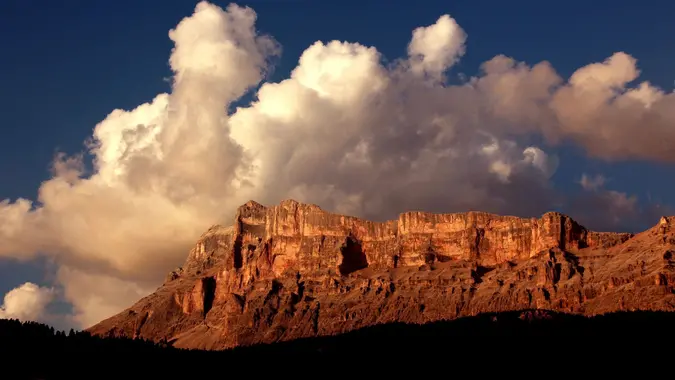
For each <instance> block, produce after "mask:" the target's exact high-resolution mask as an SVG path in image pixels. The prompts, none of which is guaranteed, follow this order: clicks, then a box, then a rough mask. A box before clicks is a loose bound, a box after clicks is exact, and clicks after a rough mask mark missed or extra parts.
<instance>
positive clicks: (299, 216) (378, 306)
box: [90, 199, 675, 348]
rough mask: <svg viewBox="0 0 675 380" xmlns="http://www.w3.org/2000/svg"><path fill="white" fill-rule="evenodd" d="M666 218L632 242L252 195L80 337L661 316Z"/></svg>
mask: <svg viewBox="0 0 675 380" xmlns="http://www.w3.org/2000/svg"><path fill="white" fill-rule="evenodd" d="M672 222H673V219H672V217H664V218H662V219H661V220H660V221H659V223H658V224H657V226H655V227H654V228H653V229H651V230H649V231H646V232H648V233H643V234H637V235H633V234H629V233H612V232H595V231H590V230H588V229H586V228H585V227H583V226H581V225H580V224H579V223H577V222H576V221H574V220H573V219H571V218H570V217H568V216H566V215H564V214H561V213H558V212H548V213H545V214H543V215H542V216H541V217H539V218H521V217H516V216H502V215H495V214H490V213H485V212H479V211H470V212H466V213H453V214H435V213H428V212H421V211H410V212H404V213H401V214H400V215H399V217H398V218H397V219H394V220H389V221H384V222H374V221H368V220H364V219H360V218H356V217H351V216H347V215H339V214H334V213H331V212H328V211H325V210H322V209H321V208H320V207H318V206H316V205H312V204H304V203H300V202H297V201H295V200H291V199H289V200H284V201H282V202H280V203H279V204H277V205H274V206H270V207H265V206H263V205H261V204H259V203H257V202H254V201H249V202H247V203H246V204H244V205H242V206H241V207H239V209H238V210H237V213H236V216H235V219H234V220H233V221H232V222H231V224H230V225H229V226H220V225H216V226H213V227H211V228H210V229H209V230H208V231H207V232H205V233H204V234H203V235H202V236H201V237H200V238H199V239H198V241H197V243H196V245H195V246H194V248H192V249H191V250H190V252H189V254H188V258H187V260H186V262H185V264H184V266H183V267H182V268H180V269H178V270H176V271H173V272H172V273H171V274H170V275H169V276H167V281H166V282H165V283H164V285H162V286H161V287H160V288H159V289H158V290H157V292H155V293H153V294H151V295H150V296H148V297H145V298H144V299H143V300H141V301H139V302H138V303H137V304H135V305H133V306H132V307H131V308H130V309H129V310H127V311H125V312H123V313H120V314H118V315H116V316H113V317H111V318H110V319H107V320H105V321H102V322H101V323H99V324H98V325H96V326H93V327H92V328H91V329H90V331H92V332H94V333H98V334H112V335H128V336H142V337H146V338H149V339H168V340H173V341H174V342H175V344H176V345H178V346H181V347H193V348H222V347H232V346H235V345H239V344H248V343H254V342H272V341H278V340H284V339H291V338H294V337H304V336H315V335H320V334H335V333H338V332H344V331H349V330H352V329H355V328H358V327H360V326H367V325H371V324H374V323H382V322H387V321H406V322H425V321H432V320H437V319H443V318H456V317H460V316H463V315H473V314H475V313H478V312H482V311H507V310H514V309H518V308H524V309H525V308H545V309H552V310H558V311H566V312H576V313H586V314H592V313H597V312H605V311H611V310H617V309H628V308H631V307H637V306H640V307H649V308H656V309H667V310H670V309H671V308H675V300H674V298H675V294H674V293H673V283H675V276H674V275H673V273H674V271H675V263H673V252H675V234H674V231H671V229H670V225H671V224H672ZM669 252H670V254H669ZM638 294H640V296H639V297H638V296H637V295H638Z"/></svg>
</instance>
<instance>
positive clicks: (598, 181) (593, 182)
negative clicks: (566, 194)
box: [579, 173, 606, 191]
mask: <svg viewBox="0 0 675 380" xmlns="http://www.w3.org/2000/svg"><path fill="white" fill-rule="evenodd" d="M605 181H606V179H605V177H604V176H603V175H600V174H599V175H596V176H594V177H591V176H589V175H588V174H586V173H584V174H582V175H581V179H580V180H579V183H580V184H581V187H583V189H584V190H589V191H594V190H598V189H599V188H601V187H603V186H604V185H605Z"/></svg>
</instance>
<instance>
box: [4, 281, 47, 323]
mask: <svg viewBox="0 0 675 380" xmlns="http://www.w3.org/2000/svg"><path fill="white" fill-rule="evenodd" d="M53 299H54V290H53V289H51V288H47V287H40V286H38V285H36V284H34V283H32V282H26V283H24V284H23V285H20V286H18V287H16V288H14V289H12V290H10V291H9V292H7V294H5V298H4V301H3V303H2V306H0V318H6V319H19V320H21V321H39V322H43V320H42V318H43V317H45V309H46V307H47V305H48V304H49V303H50V302H51V301H52V300H53Z"/></svg>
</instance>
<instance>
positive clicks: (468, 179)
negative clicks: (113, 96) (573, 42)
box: [0, 2, 675, 327]
mask: <svg viewBox="0 0 675 380" xmlns="http://www.w3.org/2000/svg"><path fill="white" fill-rule="evenodd" d="M256 17H257V16H256V14H255V12H254V11H253V10H252V9H250V8H246V7H239V6H237V5H230V6H228V7H227V8H226V9H224V10H223V9H221V8H219V7H217V6H215V5H212V4H209V3H206V2H201V3H199V4H198V5H197V6H196V7H195V10H194V13H193V14H192V15H190V16H189V17H186V18H185V19H183V20H182V21H181V22H180V23H179V24H178V25H177V26H176V28H174V29H173V30H171V31H170V32H169V38H170V39H171V40H172V41H173V42H174V45H175V47H174V49H173V50H172V51H171V54H170V57H169V63H170V66H171V68H172V70H173V73H174V76H173V82H172V89H171V92H170V93H163V94H158V95H157V96H156V97H155V98H154V99H152V100H150V101H149V102H147V103H145V104H142V105H139V106H138V107H136V108H134V109H131V110H121V109H116V110H114V111H112V112H111V113H110V114H108V115H107V116H106V117H105V118H104V119H103V120H102V121H101V122H100V123H98V124H97V125H96V126H95V128H94V130H93V135H92V137H91V139H90V140H89V141H87V144H86V146H87V149H88V153H89V154H90V155H92V156H93V162H92V164H93V169H92V171H91V172H90V173H87V172H86V171H85V170H84V168H85V167H86V165H85V164H86V162H85V161H84V159H85V157H84V156H83V155H76V156H66V155H63V154H62V155H58V156H57V157H56V159H55V161H54V163H53V176H52V178H50V179H49V180H47V181H45V182H43V183H42V185H41V187H40V189H39V195H38V199H37V202H35V203H33V202H31V201H29V200H26V199H19V200H16V201H14V202H10V201H8V200H6V201H3V202H2V203H0V240H2V241H3V242H4V244H3V246H2V247H0V257H8V258H14V259H19V260H30V259H32V258H34V257H36V256H37V255H49V256H51V257H52V258H53V259H54V260H55V261H56V262H57V263H58V264H59V266H60V269H59V271H58V276H57V279H58V283H59V285H61V286H63V288H64V295H65V298H66V300H68V301H69V302H70V303H72V304H73V306H74V312H75V315H74V316H73V318H74V319H75V320H76V321H78V323H79V324H80V325H81V326H83V327H86V326H88V325H90V324H92V323H95V322H97V321H98V320H100V319H102V318H104V317H106V316H109V315H111V314H113V313H115V312H117V311H120V310H122V309H123V308H125V307H128V306H129V305H130V304H131V303H133V302H134V301H136V300H137V299H138V298H139V297H141V296H142V295H144V294H147V293H149V292H151V291H152V290H154V289H155V288H156V286H157V285H158V284H159V283H160V282H161V280H162V279H163V277H164V275H165V273H166V272H167V271H168V270H170V269H172V268H173V267H175V266H178V265H180V264H181V263H182V262H183V260H184V259H185V257H186V253H187V251H188V249H189V248H190V246H191V245H192V244H193V242H194V241H195V240H196V239H197V237H198V236H199V235H200V234H201V233H202V232H203V231H204V230H205V229H207V228H208V227H209V226H210V225H212V224H214V223H227V222H228V221H229V220H231V219H230V218H231V217H232V216H233V214H234V211H235V209H236V207H237V206H239V205H241V204H243V203H245V202H246V201H248V200H249V199H255V200H257V201H259V202H262V203H267V204H271V203H276V202H278V201H280V200H281V199H284V198H296V199H298V200H301V201H305V202H312V203H317V204H320V205H321V206H322V207H324V208H325V209H328V210H333V211H336V212H341V213H347V214H352V215H356V216H362V217H368V218H372V219H377V220H382V219H385V218H392V217H395V216H396V215H397V214H398V213H399V212H402V211H405V210H412V209H416V210H428V211H436V212H454V211H466V210H470V209H474V210H484V211H490V212H498V213H508V214H516V215H523V216H532V215H538V214H540V213H542V212H545V211H548V210H550V209H551V208H552V207H553V206H554V205H557V204H559V203H560V202H562V201H563V200H564V197H563V196H562V195H561V194H559V193H558V192H557V191H556V189H554V188H553V186H552V184H551V181H550V178H551V177H552V176H553V175H554V174H555V171H556V170H557V168H558V166H559V165H560V162H559V160H558V158H557V157H556V155H555V154H554V153H552V152H550V151H547V150H546V149H548V148H547V147H543V146H535V145H533V144H531V143H530V142H529V141H530V140H529V137H531V136H537V135H543V136H544V137H546V139H547V141H549V142H552V143H555V142H559V141H562V140H565V139H571V140H573V141H576V142H578V143H579V144H581V145H582V146H583V147H585V148H586V149H587V150H588V152H589V153H591V154H594V155H598V156H600V157H605V158H608V159H609V158H617V157H622V156H626V157H633V158H645V159H655V160H666V161H667V160H668V159H669V157H670V156H669V154H671V153H669V152H670V151H667V150H666V149H665V148H664V149H661V148H659V147H657V148H655V149H654V150H651V149H648V148H647V147H646V146H644V145H640V144H647V143H652V142H653V141H659V143H661V142H664V141H665V142H668V141H670V140H669V139H670V138H672V136H671V133H672V128H671V129H668V128H667V126H668V125H672V124H667V121H668V120H670V121H672V120H675V115H673V114H672V111H670V110H669V108H668V107H667V105H668V102H669V101H670V100H667V99H670V98H669V97H670V96H671V95H665V94H663V93H661V92H659V91H658V90H655V89H654V88H653V87H651V86H648V85H643V86H642V87H639V88H638V89H634V90H625V88H624V86H625V85H626V83H627V82H629V81H630V80H632V79H634V77H635V76H636V75H637V71H636V69H635V66H634V64H635V61H634V60H632V59H631V58H630V57H629V56H627V55H625V54H619V55H615V56H613V58H611V59H610V60H608V61H607V62H604V63H596V64H591V65H589V66H586V67H584V68H581V69H579V70H578V71H577V72H576V73H575V74H574V75H573V76H572V77H571V78H570V80H568V81H565V80H563V79H562V78H561V77H560V76H559V75H558V74H557V73H556V72H555V70H554V69H553V67H552V66H551V65H550V64H549V63H547V62H541V63H538V64H535V65H532V66H531V65H528V64H525V63H522V62H517V61H516V60H515V59H513V58H510V57H506V56H503V55H499V56H496V57H494V58H493V59H491V60H489V61H488V62H485V63H484V64H483V65H482V67H481V73H480V75H479V76H477V77H473V78H469V79H468V81H467V82H466V83H464V84H461V85H447V84H445V82H444V78H443V75H444V73H445V72H446V71H447V70H448V69H450V68H451V67H452V65H453V64H455V63H456V62H457V60H458V59H460V58H461V56H462V55H463V53H464V51H465V46H464V45H465V42H466V40H467V36H466V33H465V32H464V31H463V30H462V29H461V28H460V27H459V25H458V24H457V22H456V21H455V20H454V19H453V18H451V17H450V16H449V15H442V16H441V17H439V18H438V20H437V21H436V22H435V23H434V24H433V25H430V26H425V27H420V28H418V29H415V30H414V31H413V32H412V34H411V41H410V42H409V44H408V56H407V57H404V58H402V59H400V60H398V61H395V63H394V64H393V65H392V66H389V67H385V66H383V65H382V63H381V62H382V56H381V54H380V53H379V52H378V50H377V49H376V48H375V47H372V46H364V45H362V44H359V43H356V42H340V41H329V42H325V41H317V42H315V43H314V44H312V45H311V46H309V47H308V48H307V49H306V50H305V51H304V52H303V54H302V55H301V56H300V58H299V61H298V64H297V67H296V68H295V69H294V70H293V71H292V72H291V73H290V76H289V77H288V78H286V79H284V80H282V81H280V82H278V83H272V82H265V77H266V74H267V73H268V72H269V70H270V69H271V65H270V62H271V61H272V60H273V59H275V57H277V56H278V55H279V54H280V52H281V47H280V45H279V44H278V43H277V42H276V41H275V40H274V39H273V38H272V37H270V36H267V35H262V34H258V32H257V31H256V30H255V21H256ZM257 86H259V89H258V90H257V92H256V94H255V95H256V96H255V98H254V101H252V102H251V103H250V104H248V105H245V106H240V107H238V108H236V109H234V110H233V111H232V112H230V113H228V112H227V110H228V109H231V107H232V105H233V103H234V102H236V101H238V100H239V99H240V98H241V97H242V96H243V95H244V94H246V93H247V92H248V91H250V90H252V89H253V88H255V87H257ZM617 93H620V95H619V98H617V95H616V94H617ZM576 108H578V111H574V110H575V109H576ZM672 109H675V107H673V108H672ZM617 110H618V111H617ZM613 112H619V113H621V114H622V115H623V118H616V117H614V116H613V115H614V113H613ZM638 114H639V115H642V116H640V117H636V116H635V115H638ZM667 118H670V119H667ZM650 121H653V123H652V124H649V123H650ZM613 123H614V124H613ZM617 123H618V124H617ZM631 123H633V124H631ZM645 123H647V124H645ZM615 124H616V125H617V126H618V127H617V128H618V129H617V131H616V132H615V131H614V130H612V129H611V127H612V126H613V125H615ZM637 128H647V129H646V130H647V131H648V132H650V133H653V134H654V135H652V136H650V137H649V138H642V136H640V134H639V133H637V132H636V131H637ZM619 130H620V131H621V133H627V134H628V135H630V136H632V140H630V139H628V138H626V137H624V135H622V134H621V133H619V132H618V131H619ZM610 140H611V141H612V143H611V144H609V143H608V141H610ZM629 141H630V142H632V145H630V144H628V142H629ZM615 142H616V144H615ZM660 146H661V147H665V146H666V145H660ZM659 152H660V153H659ZM615 202H619V203H621V199H620V197H617V198H616V199H615ZM622 204H623V205H624V206H622V207H624V208H626V209H629V208H630V207H632V206H631V201H630V198H626V200H625V201H623V203H622Z"/></svg>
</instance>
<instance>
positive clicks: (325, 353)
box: [0, 310, 675, 379]
mask: <svg viewBox="0 0 675 380" xmlns="http://www.w3.org/2000/svg"><path fill="white" fill-rule="evenodd" d="M674 325H675V313H672V312H644V311H641V312H617V313H611V314H606V315H602V316H595V317H585V316H580V315H570V314H563V313H556V312H550V311H543V310H521V311H512V312H504V313H486V314H480V315H478V316H474V317H464V318H459V319H455V320H451V321H438V322H430V323H426V324H418V325H414V324H405V323H400V322H399V323H389V324H381V325H375V326H370V327H365V328H362V329H357V330H354V331H351V332H348V333H344V334H340V335H335V336H324V337H313V338H301V339H296V340H291V341H285V342H280V343H270V344H256V345H251V346H246V347H237V348H233V349H228V350H224V351H205V350H185V349H177V348H175V347H171V346H170V345H167V344H156V343H154V342H151V341H148V340H143V339H140V338H137V339H130V338H101V337H98V336H95V335H91V334H90V333H89V332H86V331H84V332H72V331H71V332H70V333H69V334H65V333H63V332H55V331H54V329H53V328H50V327H49V326H46V325H42V324H38V323H21V322H19V321H16V320H0V342H2V344H0V355H1V357H2V358H3V360H4V362H5V363H21V362H22V361H24V360H25V358H27V357H30V358H32V359H35V360H33V362H32V363H31V365H30V366H18V365H15V364H13V365H10V368H11V367H14V368H16V369H20V371H18V372H13V373H14V374H15V375H19V376H15V377H12V378H29V379H62V378H63V379H74V378H87V379H89V378H115V379H119V378H141V376H142V378H147V376H148V375H149V376H150V377H149V378H162V379H168V378H199V377H200V376H208V377H209V378H213V379H220V378H231V377H232V375H233V372H232V370H233V368H246V369H247V371H252V373H255V375H257V376H260V375H262V374H274V375H277V376H278V375H280V373H283V372H285V371H286V370H285V368H287V367H288V366H289V365H292V366H293V367H298V368H293V369H292V373H293V377H294V378H298V377H299V378H316V376H317V375H316V374H317V372H316V371H315V370H314V368H317V369H319V368H321V369H324V368H335V369H336V370H341V371H362V370H364V369H365V370H370V369H377V371H378V373H379V374H382V373H383V372H390V371H391V372H392V373H397V374H398V375H401V373H400V372H399V371H400V370H402V369H404V370H405V369H412V370H414V371H415V372H416V374H419V372H420V371H424V370H425V369H427V370H429V372H432V373H438V371H439V368H443V369H444V371H451V372H452V373H455V374H458V375H459V374H461V373H464V371H466V369H467V368H473V370H476V369H480V372H481V373H483V374H485V373H486V371H487V372H489V371H490V370H492V371H495V372H498V373H500V374H502V375H503V374H504V372H508V371H509V370H513V371H514V373H519V374H520V375H521V377H522V375H524V374H526V373H527V374H529V373H536V374H538V377H541V375H540V374H541V373H543V372H541V371H539V369H544V372H546V371H547V370H550V369H551V365H552V359H553V363H554V364H555V368H558V369H559V370H563V373H568V372H567V371H575V368H576V367H575V364H574V363H584V370H585V371H587V370H589V369H591V370H600V371H602V373H604V374H608V373H611V372H621V373H622V374H623V375H624V376H625V375H626V370H629V369H637V370H639V373H640V374H641V375H645V374H646V372H645V370H646V369H647V368H649V367H653V368H661V367H663V366H664V364H665V365H667V364H668V363H669V362H670V361H669V360H668V359H669V358H670V356H671V353H670V351H669V350H668V349H667V348H668V344H667V343H668V342H671V341H672V339H673V338H675V330H674V329H673V328H672V326H674ZM603 356H604V357H611V358H612V360H613V361H612V365H609V364H608V363H609V362H608V361H606V360H600V359H601V358H602V357H603ZM432 357H441V358H443V359H441V360H440V361H439V360H438V359H434V360H431V361H430V359H431V358H432ZM393 358H400V359H401V360H399V361H398V362H391V359H393ZM620 358H621V359H623V358H625V359H627V360H626V361H625V362H624V363H622V364H621V365H619V364H618V362H617V360H618V359H620ZM73 360H76V361H77V360H80V361H82V362H83V363H86V364H82V365H64V363H72V362H73ZM448 360H450V362H448V364H450V366H449V367H446V366H443V365H442V364H443V363H445V362H447V361H448ZM561 362H562V363H565V364H564V365H562V366H561V364H560V363H561ZM326 365H329V367H326ZM467 365H471V366H472V367H466V366H467ZM439 366H440V367H439ZM533 370H537V372H531V371H533ZM523 371H525V372H523Z"/></svg>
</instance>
